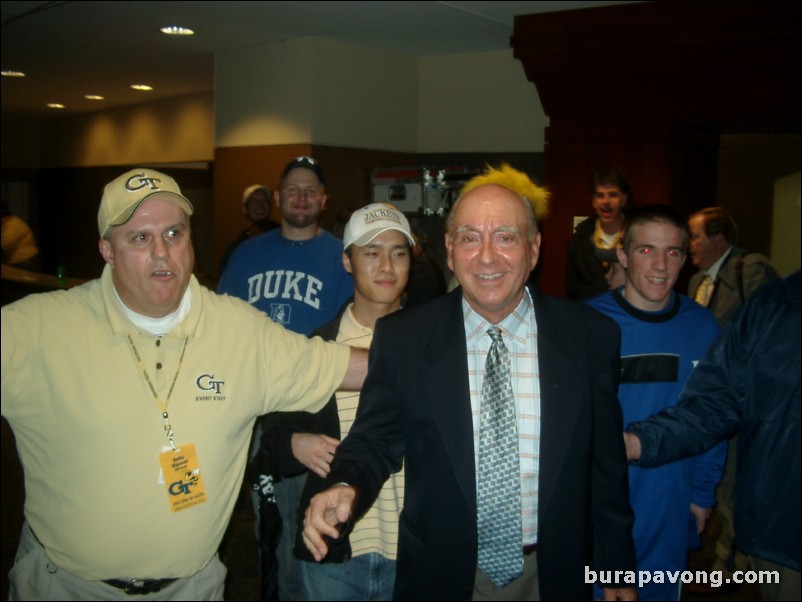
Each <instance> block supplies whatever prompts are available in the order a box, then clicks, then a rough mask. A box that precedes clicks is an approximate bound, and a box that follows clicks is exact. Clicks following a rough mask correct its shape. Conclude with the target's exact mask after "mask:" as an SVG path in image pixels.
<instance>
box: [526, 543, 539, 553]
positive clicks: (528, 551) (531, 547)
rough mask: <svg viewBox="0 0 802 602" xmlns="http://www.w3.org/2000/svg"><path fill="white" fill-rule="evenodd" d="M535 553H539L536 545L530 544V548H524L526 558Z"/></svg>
mask: <svg viewBox="0 0 802 602" xmlns="http://www.w3.org/2000/svg"><path fill="white" fill-rule="evenodd" d="M533 552H537V544H536V543H530V544H529V545H528V546H524V556H529V555H530V554H531V553H533Z"/></svg>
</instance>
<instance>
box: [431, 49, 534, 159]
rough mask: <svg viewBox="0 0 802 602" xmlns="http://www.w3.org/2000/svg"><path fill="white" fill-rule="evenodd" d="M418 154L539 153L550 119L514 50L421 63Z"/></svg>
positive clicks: (439, 58)
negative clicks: (513, 52)
mask: <svg viewBox="0 0 802 602" xmlns="http://www.w3.org/2000/svg"><path fill="white" fill-rule="evenodd" d="M418 112H419V114H420V118H419V120H418V152H421V153H435V152H481V151H485V152H543V139H544V134H545V128H546V126H548V125H549V119H548V117H546V115H545V114H544V113H543V106H542V105H541V104H540V98H539V97H538V94H537V90H536V89H535V85H534V84H532V83H531V82H529V81H527V79H526V75H525V74H524V70H523V67H522V66H521V62H520V61H518V60H516V59H515V58H513V56H512V50H502V51H498V52H484V53H475V54H457V55H449V56H441V57H435V58H426V59H422V60H421V61H420V90H419V94H418Z"/></svg>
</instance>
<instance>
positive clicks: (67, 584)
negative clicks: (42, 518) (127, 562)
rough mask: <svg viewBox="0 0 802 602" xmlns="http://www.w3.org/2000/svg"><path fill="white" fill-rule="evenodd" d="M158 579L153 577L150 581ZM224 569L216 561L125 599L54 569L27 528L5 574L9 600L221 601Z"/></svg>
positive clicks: (120, 593) (118, 591)
mask: <svg viewBox="0 0 802 602" xmlns="http://www.w3.org/2000/svg"><path fill="white" fill-rule="evenodd" d="M158 577H160V576H158V575H153V578H158ZM225 578H226V567H225V566H223V563H222V562H220V560H219V559H218V558H217V555H215V556H214V558H212V559H211V561H209V563H208V564H207V565H206V566H205V567H203V568H202V569H201V570H200V571H198V572H197V573H195V574H194V575H192V576H191V577H184V578H182V579H178V580H177V581H175V582H174V583H171V584H170V585H168V586H167V587H165V588H164V589H163V590H161V591H159V592H156V593H153V594H147V595H144V596H142V595H128V594H126V593H125V592H124V591H123V590H121V589H118V588H116V587H112V586H111V585H108V584H106V583H103V582H102V581H87V580H85V579H82V578H81V577H78V576H77V575H73V574H72V573H68V572H67V571H65V570H63V569H61V568H59V567H57V566H56V565H54V564H53V563H52V562H51V561H50V559H49V558H48V557H47V553H46V552H45V549H44V548H43V547H42V545H41V544H40V543H39V542H38V541H37V540H36V537H35V536H34V534H33V531H31V529H30V527H28V524H27V523H25V524H24V525H23V526H22V536H21V537H20V545H19V548H18V549H17V556H16V559H15V560H14V566H13V567H12V568H11V571H9V573H8V579H9V594H8V599H9V600H128V601H129V602H131V601H136V602H139V601H141V600H222V599H223V592H224V588H225Z"/></svg>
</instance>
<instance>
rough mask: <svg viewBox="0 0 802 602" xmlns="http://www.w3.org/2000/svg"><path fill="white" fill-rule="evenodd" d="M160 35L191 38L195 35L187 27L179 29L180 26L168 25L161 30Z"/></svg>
mask: <svg viewBox="0 0 802 602" xmlns="http://www.w3.org/2000/svg"><path fill="white" fill-rule="evenodd" d="M161 32H162V33H166V34H167V35H168V36H191V35H195V32H194V31H192V30H191V29H189V28H188V27H181V26H180V25H168V26H167V27H162V28H161Z"/></svg>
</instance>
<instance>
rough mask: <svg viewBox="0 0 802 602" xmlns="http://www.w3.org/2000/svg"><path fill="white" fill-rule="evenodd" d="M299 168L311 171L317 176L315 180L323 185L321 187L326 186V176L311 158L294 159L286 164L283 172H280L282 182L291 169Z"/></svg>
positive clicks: (318, 164)
mask: <svg viewBox="0 0 802 602" xmlns="http://www.w3.org/2000/svg"><path fill="white" fill-rule="evenodd" d="M299 167H303V168H304V169H308V170H310V171H313V172H314V173H315V175H316V176H317V179H318V180H320V183H321V184H323V186H325V185H326V174H325V173H324V172H323V168H322V167H320V163H318V162H317V160H316V159H313V158H312V157H296V158H295V159H293V160H292V161H290V162H289V163H287V165H286V167H285V168H284V171H282V172H281V179H282V181H283V180H284V178H286V177H287V174H288V173H290V172H291V171H292V170H293V169H298V168H299Z"/></svg>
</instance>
